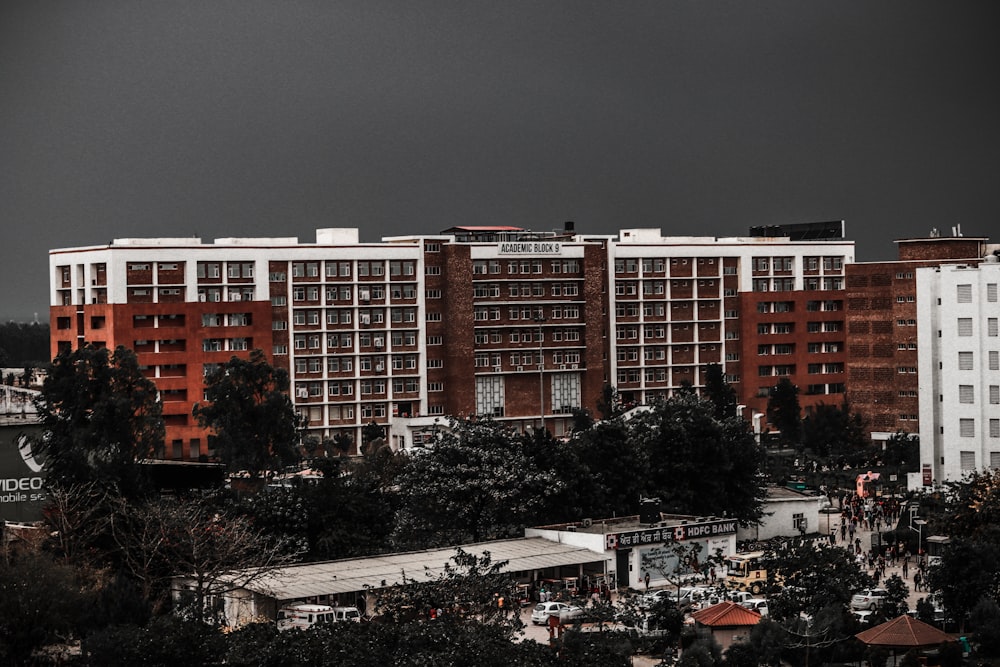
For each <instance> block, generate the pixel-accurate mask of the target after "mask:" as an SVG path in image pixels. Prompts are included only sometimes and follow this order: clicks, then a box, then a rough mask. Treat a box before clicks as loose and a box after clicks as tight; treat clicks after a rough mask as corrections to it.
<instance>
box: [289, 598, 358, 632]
mask: <svg viewBox="0 0 1000 667" xmlns="http://www.w3.org/2000/svg"><path fill="white" fill-rule="evenodd" d="M342 608H343V607H342ZM335 620H336V618H335V616H334V609H333V607H330V606H328V605H325V604H292V605H288V606H287V607H282V608H281V609H279V610H278V629H279V630H291V629H297V630H305V629H307V628H311V627H312V626H314V625H316V624H318V623H333V622H334V621H335Z"/></svg>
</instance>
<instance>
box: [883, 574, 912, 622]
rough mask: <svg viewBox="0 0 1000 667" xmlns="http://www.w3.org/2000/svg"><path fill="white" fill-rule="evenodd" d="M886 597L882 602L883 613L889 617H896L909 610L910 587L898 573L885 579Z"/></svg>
mask: <svg viewBox="0 0 1000 667" xmlns="http://www.w3.org/2000/svg"><path fill="white" fill-rule="evenodd" d="M885 590H886V593H887V595H886V597H885V601H884V602H883V604H882V614H883V615H884V616H885V617H886V618H887V619H891V618H896V617H897V616H901V615H903V614H905V613H906V612H907V610H909V608H910V605H909V604H908V603H907V598H908V597H909V595H910V587H909V586H907V585H906V582H905V581H903V579H902V578H901V577H900V576H899V575H898V574H894V575H892V576H891V577H889V578H888V579H886V580H885Z"/></svg>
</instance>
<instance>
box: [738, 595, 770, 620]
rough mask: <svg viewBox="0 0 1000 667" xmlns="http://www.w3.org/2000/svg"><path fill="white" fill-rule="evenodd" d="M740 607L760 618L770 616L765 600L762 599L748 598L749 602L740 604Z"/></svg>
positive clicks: (745, 601)
mask: <svg viewBox="0 0 1000 667" xmlns="http://www.w3.org/2000/svg"><path fill="white" fill-rule="evenodd" d="M740 606H743V607H746V608H747V609H753V610H754V611H755V612H757V613H758V614H760V615H761V616H767V615H768V614H770V610H769V609H768V608H767V600H765V599H764V598H750V599H749V600H744V601H743V602H741V603H740Z"/></svg>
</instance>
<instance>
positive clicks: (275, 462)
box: [193, 349, 301, 477]
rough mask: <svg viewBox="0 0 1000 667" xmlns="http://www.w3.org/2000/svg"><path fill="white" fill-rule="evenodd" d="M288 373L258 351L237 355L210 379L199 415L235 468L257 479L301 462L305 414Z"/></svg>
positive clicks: (198, 407) (197, 406)
mask: <svg viewBox="0 0 1000 667" xmlns="http://www.w3.org/2000/svg"><path fill="white" fill-rule="evenodd" d="M288 382H289V381H288V373H287V371H285V370H284V369H282V368H275V367H274V366H272V365H271V364H269V363H268V361H267V358H266V357H265V356H264V352H263V351H261V350H259V349H257V350H253V351H252V352H251V353H250V358H249V359H240V358H238V357H232V358H231V359H230V360H229V361H228V362H226V363H225V364H223V365H222V366H220V367H219V368H217V369H216V370H214V371H213V372H211V373H209V375H208V376H207V377H206V378H205V400H206V401H207V402H206V403H204V404H202V403H196V404H195V406H194V409H193V414H194V416H195V418H197V419H198V423H199V424H200V425H201V426H202V427H207V428H210V429H212V430H213V431H214V433H215V449H216V451H217V452H219V453H220V455H221V457H222V460H223V461H224V462H225V463H226V465H227V466H228V468H229V469H230V470H232V471H237V470H245V471H247V472H249V473H250V475H251V476H252V477H256V476H258V475H259V474H260V473H261V472H263V471H265V470H271V469H274V468H275V467H278V466H285V465H289V464H291V463H294V462H295V461H297V460H298V452H297V449H296V447H297V444H298V441H299V428H300V423H301V420H300V417H299V415H298V413H297V412H296V411H295V408H294V406H293V405H292V401H291V399H290V398H289V397H288V394H287V391H288V386H289V385H288Z"/></svg>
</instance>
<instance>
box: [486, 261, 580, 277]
mask: <svg viewBox="0 0 1000 667" xmlns="http://www.w3.org/2000/svg"><path fill="white" fill-rule="evenodd" d="M501 266H502V264H501V262H500V260H498V259H491V260H485V259H477V260H474V261H473V262H472V275H475V276H485V275H494V276H496V275H500V269H501ZM543 266H544V264H543V262H542V260H540V259H534V260H529V259H522V260H508V261H507V273H508V274H510V275H519V274H520V275H523V274H536V275H537V274H540V273H542V269H543ZM549 272H550V273H568V274H575V273H580V260H577V259H555V260H551V261H550V262H549Z"/></svg>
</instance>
